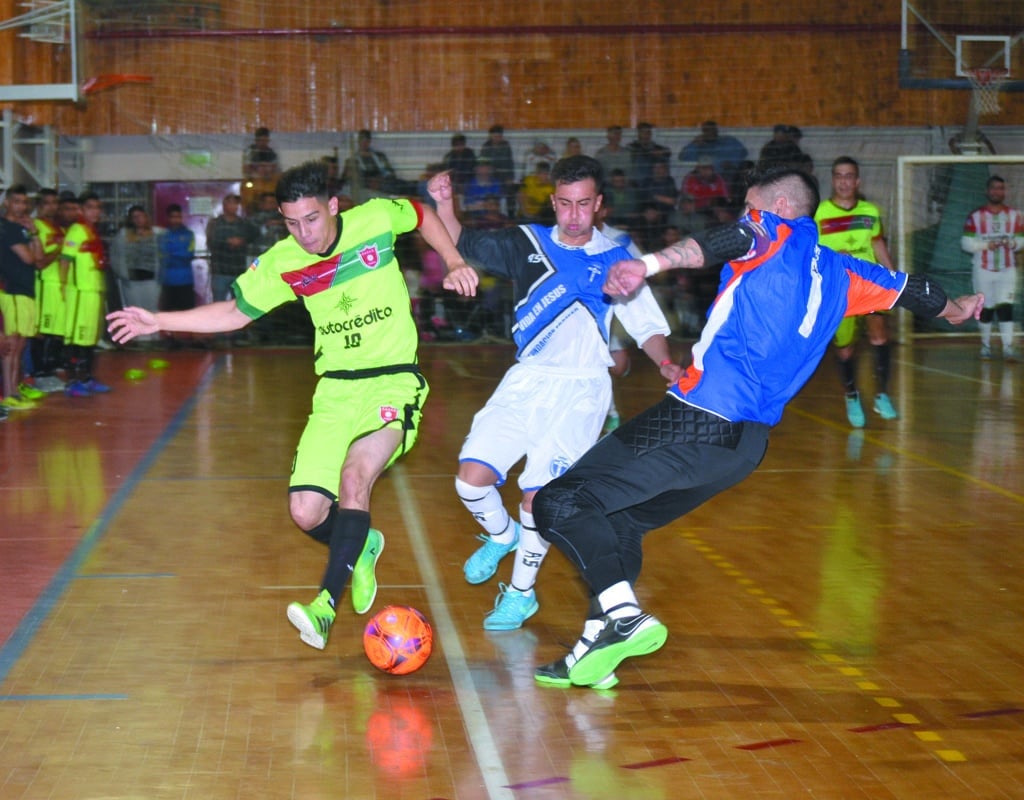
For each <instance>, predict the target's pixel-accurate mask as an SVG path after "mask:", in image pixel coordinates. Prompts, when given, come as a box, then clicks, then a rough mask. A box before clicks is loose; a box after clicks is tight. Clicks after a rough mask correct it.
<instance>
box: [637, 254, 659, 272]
mask: <svg viewBox="0 0 1024 800" xmlns="http://www.w3.org/2000/svg"><path fill="white" fill-rule="evenodd" d="M640 260H641V261H643V262H644V266H645V267H647V277H648V278H649V277H651V276H652V275H657V274H658V273H659V272H661V264H659V263H658V256H657V255H655V254H654V253H648V254H647V255H644V256H641V257H640Z"/></svg>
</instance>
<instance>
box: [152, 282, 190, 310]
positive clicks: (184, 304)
mask: <svg viewBox="0 0 1024 800" xmlns="http://www.w3.org/2000/svg"><path fill="white" fill-rule="evenodd" d="M195 307H196V290H195V287H194V286H192V285H191V284H190V285H188V286H164V287H163V288H162V289H160V310H161V311H188V309H190V308H195Z"/></svg>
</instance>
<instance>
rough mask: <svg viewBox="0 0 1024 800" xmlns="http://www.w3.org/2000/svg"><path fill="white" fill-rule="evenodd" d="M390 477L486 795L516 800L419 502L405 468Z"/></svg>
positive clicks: (399, 467) (394, 470)
mask: <svg viewBox="0 0 1024 800" xmlns="http://www.w3.org/2000/svg"><path fill="white" fill-rule="evenodd" d="M390 474H391V477H392V478H393V479H394V481H395V492H396V493H397V494H398V506H399V508H401V509H402V519H403V520H404V521H405V528H406V530H407V531H408V532H409V542H410V543H411V544H412V552H413V556H414V557H415V559H416V564H417V565H418V566H419V569H420V574H421V575H422V576H423V582H424V584H425V585H426V594H427V601H428V602H429V603H430V616H431V617H432V620H431V622H432V624H433V626H434V629H435V630H436V631H437V636H438V637H439V638H440V639H441V640H443V641H444V655H445V660H446V661H447V662H448V672H449V673H451V676H452V685H453V686H454V687H455V697H456V699H457V700H458V702H459V710H460V712H461V714H462V720H463V722H464V723H465V725H466V733H467V734H468V735H469V743H470V744H471V745H472V746H473V752H474V753H476V762H477V765H478V766H479V767H480V772H481V773H482V774H483V776H484V785H485V786H486V787H487V796H488V797H490V798H492V800H513V798H514V797H515V795H514V794H513V792H512V790H511V789H507V788H505V787H506V786H508V776H507V775H506V774H505V765H504V764H503V763H502V761H501V756H500V755H499V754H498V748H497V747H496V746H495V744H494V737H493V736H492V735H491V729H490V727H489V726H488V724H487V716H486V715H485V714H484V709H483V706H482V705H481V704H480V696H479V695H478V694H477V693H476V690H475V689H474V688H473V676H472V674H471V673H470V670H469V665H468V664H467V663H466V654H465V651H464V650H463V649H462V640H461V639H459V633H458V630H456V628H455V621H454V620H453V619H452V615H451V614H450V613H449V611H448V600H447V598H446V597H445V594H444V590H443V589H442V588H441V580H440V578H439V577H438V572H437V564H436V562H435V561H434V553H433V551H432V550H431V547H430V543H429V541H428V539H427V531H426V528H425V527H424V525H423V520H422V518H421V517H420V512H419V505H418V504H417V502H416V496H415V495H414V494H413V491H412V488H411V487H410V485H409V481H408V479H407V478H406V476H405V468H404V467H403V466H402V465H401V464H398V465H396V466H394V467H392V468H391V470H390Z"/></svg>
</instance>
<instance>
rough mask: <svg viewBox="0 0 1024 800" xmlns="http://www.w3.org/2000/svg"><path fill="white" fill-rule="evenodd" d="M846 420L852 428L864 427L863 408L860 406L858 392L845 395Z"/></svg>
mask: <svg viewBox="0 0 1024 800" xmlns="http://www.w3.org/2000/svg"><path fill="white" fill-rule="evenodd" d="M846 418H847V419H848V420H850V424H851V425H852V426H853V427H855V428H863V427H864V421H865V420H864V407H863V406H862V405H861V404H860V392H854V393H853V394H848V395H846Z"/></svg>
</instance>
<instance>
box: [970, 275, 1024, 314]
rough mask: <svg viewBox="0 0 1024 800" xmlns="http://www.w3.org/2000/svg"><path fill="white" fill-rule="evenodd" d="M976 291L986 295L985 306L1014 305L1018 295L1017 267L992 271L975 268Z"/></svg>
mask: <svg viewBox="0 0 1024 800" xmlns="http://www.w3.org/2000/svg"><path fill="white" fill-rule="evenodd" d="M974 291H976V292H981V293H982V294H983V295H985V308H994V307H995V306H1001V305H1007V304H1009V305H1013V300H1014V298H1015V297H1016V296H1017V268H1016V267H1010V268H1009V269H1004V270H1000V271H999V272H992V271H991V270H988V269H982V268H981V267H975V268H974Z"/></svg>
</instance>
